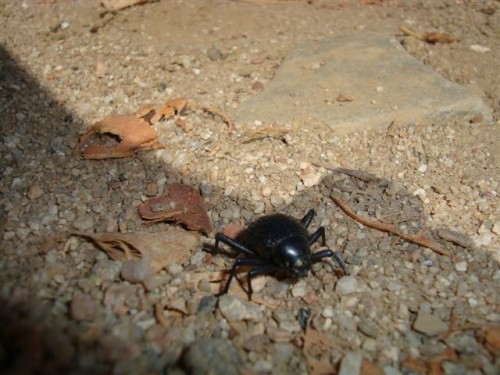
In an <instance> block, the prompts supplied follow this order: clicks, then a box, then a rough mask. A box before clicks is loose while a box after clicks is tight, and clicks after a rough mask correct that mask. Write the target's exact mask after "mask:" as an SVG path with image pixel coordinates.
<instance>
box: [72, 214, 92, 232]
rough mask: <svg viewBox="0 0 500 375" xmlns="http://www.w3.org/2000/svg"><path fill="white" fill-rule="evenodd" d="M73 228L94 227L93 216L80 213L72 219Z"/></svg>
mask: <svg viewBox="0 0 500 375" xmlns="http://www.w3.org/2000/svg"><path fill="white" fill-rule="evenodd" d="M73 228H75V229H76V230H82V231H86V230H90V229H92V228H94V218H93V217H92V216H91V215H89V214H84V215H80V216H78V217H77V218H76V219H75V220H74V221H73Z"/></svg>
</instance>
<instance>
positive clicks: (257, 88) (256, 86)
mask: <svg viewBox="0 0 500 375" xmlns="http://www.w3.org/2000/svg"><path fill="white" fill-rule="evenodd" d="M251 89H252V90H254V91H262V90H264V84H263V83H262V82H260V81H255V82H254V83H252V86H251Z"/></svg>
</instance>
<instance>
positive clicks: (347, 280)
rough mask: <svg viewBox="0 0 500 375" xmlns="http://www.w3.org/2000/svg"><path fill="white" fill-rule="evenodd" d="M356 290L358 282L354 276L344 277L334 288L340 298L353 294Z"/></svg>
mask: <svg viewBox="0 0 500 375" xmlns="http://www.w3.org/2000/svg"><path fill="white" fill-rule="evenodd" d="M357 290H358V280H357V279H356V278H355V277H354V276H344V277H342V278H341V279H340V280H339V281H337V285H336V286H335V291H336V292H337V293H338V294H340V295H341V296H345V295H347V294H351V293H354V292H356V291H357Z"/></svg>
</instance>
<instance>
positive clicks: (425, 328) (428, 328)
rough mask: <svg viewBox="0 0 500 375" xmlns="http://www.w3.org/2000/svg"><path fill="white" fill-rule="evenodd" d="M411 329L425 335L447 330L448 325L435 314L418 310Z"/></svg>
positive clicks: (433, 334) (437, 333)
mask: <svg viewBox="0 0 500 375" xmlns="http://www.w3.org/2000/svg"><path fill="white" fill-rule="evenodd" d="M413 329H414V330H415V331H418V332H421V333H423V334H424V335H427V336H435V335H439V334H440V333H443V332H446V331H447V330H448V325H447V324H446V323H445V322H443V321H442V320H441V319H440V318H439V317H438V316H437V315H433V314H429V313H426V312H422V311H420V312H419V313H418V315H417V319H415V323H413Z"/></svg>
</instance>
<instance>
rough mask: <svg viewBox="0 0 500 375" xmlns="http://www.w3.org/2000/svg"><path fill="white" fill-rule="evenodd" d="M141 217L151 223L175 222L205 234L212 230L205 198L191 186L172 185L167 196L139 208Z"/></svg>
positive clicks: (157, 198) (147, 202) (149, 201)
mask: <svg viewBox="0 0 500 375" xmlns="http://www.w3.org/2000/svg"><path fill="white" fill-rule="evenodd" d="M139 215H140V216H141V218H142V219H143V220H146V221H148V222H150V223H156V222H160V221H165V220H174V221H176V222H179V223H181V224H184V225H185V226H186V227H187V228H188V229H191V230H196V231H201V232H203V233H209V232H210V231H211V230H212V225H211V223H210V219H209V217H208V214H207V212H206V210H205V207H204V204H203V198H202V197H201V195H200V194H199V193H198V192H197V191H196V190H195V189H194V188H193V187H191V186H189V185H184V184H179V183H174V184H172V185H170V186H169V187H168V192H167V193H166V194H163V195H161V196H159V197H156V198H152V199H149V200H147V201H146V202H144V203H143V204H142V205H141V206H139Z"/></svg>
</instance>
